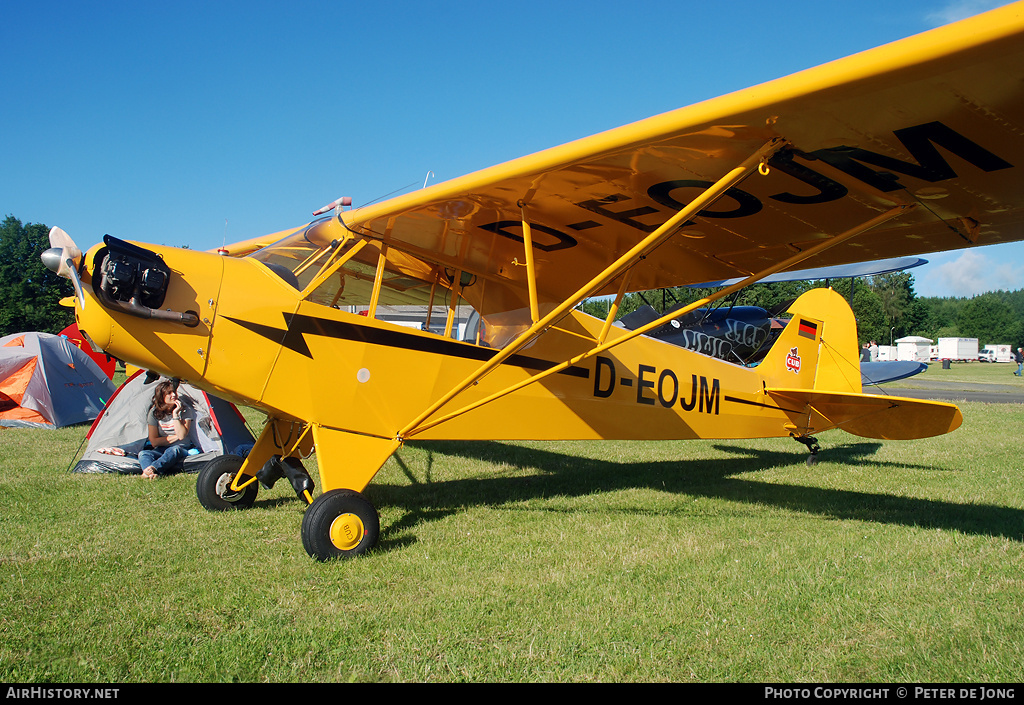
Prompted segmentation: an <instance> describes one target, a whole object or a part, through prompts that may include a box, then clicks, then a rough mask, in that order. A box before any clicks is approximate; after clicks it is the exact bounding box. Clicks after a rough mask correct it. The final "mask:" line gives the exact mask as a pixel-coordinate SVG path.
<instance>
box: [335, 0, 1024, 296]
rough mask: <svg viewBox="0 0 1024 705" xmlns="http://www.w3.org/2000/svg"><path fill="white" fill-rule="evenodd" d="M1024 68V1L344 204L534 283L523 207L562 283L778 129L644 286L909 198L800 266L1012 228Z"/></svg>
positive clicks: (987, 240)
mask: <svg viewBox="0 0 1024 705" xmlns="http://www.w3.org/2000/svg"><path fill="white" fill-rule="evenodd" d="M1022 76H1024V3H1016V4H1013V5H1009V6H1007V7H1004V8H1002V9H998V10H994V11H992V12H989V13H986V14H984V15H979V16H977V17H974V18H970V19H968V20H964V21H962V22H959V23H956V24H953V25H948V26H946V27H942V28H939V29H936V30H933V31H931V32H927V33H924V34H921V35H917V36H915V37H911V38H908V39H904V40H901V41H899V42H896V43H893V44H890V45H886V46H883V47H879V48H877V49H873V50H870V51H867V52H864V53H861V54H857V55H854V56H851V57H848V58H846V59H842V60H839V61H835V62H832V63H830V64H826V65H823V66H820V67H817V68H814V69H810V70H807V71H804V72H801V73H798V74H794V75H792V76H789V77H786V78H782V79H779V80H776V81H772V82H770V83H766V84H763V85H760V86H755V87H753V88H749V89H746V90H743V91H740V92H737V93H733V94H730V95H726V96H723V97H720V98H717V99H714V100H710V101H706V102H704V103H700V104H697V105H693V106H690V107H688V108H683V109H680V110H676V111H673V112H670V113H666V114H664V115H660V116H657V117H652V118H649V119H647V120H643V121H640V122H637V123H634V124H631V125H627V126H624V127H620V128H617V129H614V130H611V131H608V132H605V133H601V134H598V135H594V136H592V137H588V138H585V139H581V140H579V141H576V142H572V143H569V144H566V145H563V146H560V147H556V148H553V149H549V150H546V151H543V152H540V153H537V154H534V155H531V156H527V157H523V158H520V159H517V160H514V161H511V162H508V163H505V164H501V165H498V166H495V167H491V168H489V169H485V170H483V171H479V172H476V173H473V174H470V175H467V176H464V177H460V178H457V179H454V180H451V181H448V182H444V183H441V184H437V185H434V186H431V187H429V188H426V189H423V190H421V191H417V192H415V193H411V194H407V195H404V196H401V197H397V198H393V199H390V200H388V201H385V202H382V203H379V204H374V205H370V206H366V207H363V208H360V209H355V210H351V211H346V212H345V213H343V214H342V217H343V220H344V221H345V225H346V226H347V227H349V228H351V229H352V230H353V231H357V232H362V233H364V234H366V235H368V236H370V237H372V238H375V239H379V240H382V241H384V242H386V243H387V244H388V245H389V246H391V247H394V248H397V249H401V250H403V251H405V252H407V253H409V254H411V255H413V256H415V257H418V258H420V259H422V260H423V261H424V262H426V263H433V264H436V265H440V266H442V267H446V268H451V269H452V270H453V271H454V270H462V271H463V272H464V273H466V274H468V275H474V276H478V277H480V278H481V280H486V281H489V282H492V283H493V284H494V285H495V286H492V291H499V290H500V291H501V292H502V294H501V296H503V297H504V298H505V299H508V298H510V297H511V298H513V299H514V298H515V297H517V296H522V297H524V300H525V296H526V293H525V291H526V277H527V274H526V271H525V270H526V268H525V267H521V266H517V265H520V264H522V263H523V260H524V256H523V253H524V247H523V225H522V223H523V221H524V220H525V221H526V222H528V223H529V226H530V229H531V232H532V237H533V242H534V254H535V266H536V272H537V277H536V278H537V288H538V298H539V300H540V302H541V303H542V304H543V303H544V302H554V301H561V300H562V299H563V298H565V297H567V296H569V295H571V294H572V293H573V292H575V291H576V290H577V289H578V288H579V287H580V286H581V285H582V284H584V283H585V282H587V281H588V280H589V279H590V278H591V277H592V276H593V275H594V274H595V273H596V272H598V271H600V270H601V269H602V268H603V267H605V266H606V265H608V263H609V262H611V261H612V260H613V259H614V258H615V256H617V255H618V254H620V253H622V252H625V251H627V250H628V249H629V248H630V247H632V246H633V245H635V244H636V243H637V242H638V241H640V240H641V239H642V238H643V237H644V236H646V235H647V234H649V233H650V232H651V231H653V230H654V229H655V228H656V227H657V226H659V225H661V224H662V223H664V222H665V221H666V220H667V219H668V218H669V217H670V216H671V215H673V214H674V213H676V212H677V211H678V210H679V209H680V208H681V207H682V206H683V205H684V204H686V203H688V202H689V201H690V200H691V199H693V198H694V196H695V194H696V193H697V192H699V191H700V190H701V189H702V188H704V187H705V186H706V185H708V184H710V183H711V182H713V181H715V180H717V179H719V178H720V177H721V176H722V175H723V174H725V173H726V172H728V171H729V170H730V169H732V168H734V167H736V166H737V165H738V164H739V163H741V162H742V161H743V160H744V159H747V158H748V157H749V156H751V155H752V154H754V153H756V152H757V150H758V149H759V148H760V147H761V146H762V145H764V144H765V143H766V142H768V141H769V140H772V139H776V138H780V137H781V138H782V139H783V140H785V141H786V143H787V146H786V147H785V148H784V149H783V150H782V151H780V152H778V153H776V154H775V155H774V156H773V157H772V158H771V159H770V161H769V162H768V163H767V164H765V165H764V166H765V167H766V168H765V169H762V170H761V171H767V172H768V173H767V175H762V174H759V173H756V172H755V173H754V174H753V175H752V176H751V177H749V178H747V179H746V180H745V181H743V182H742V183H740V184H739V185H737V186H735V187H734V188H732V189H730V190H729V191H728V192H727V194H726V195H725V196H724V197H723V198H722V199H720V200H719V201H717V202H716V203H715V204H714V205H713V206H711V207H710V208H709V209H707V210H705V211H704V212H702V213H701V214H700V216H699V217H697V218H695V219H694V220H693V221H692V222H690V223H687V224H685V225H684V226H683V227H682V228H681V229H680V230H679V232H677V233H676V234H675V235H674V236H673V237H672V238H671V239H670V240H669V241H667V242H665V243H664V244H662V245H661V246H660V247H658V248H657V249H656V250H655V251H653V252H651V253H650V254H648V255H647V256H646V257H645V258H644V259H643V260H642V261H640V262H639V263H638V264H637V265H636V266H635V267H633V269H632V271H631V273H630V276H631V279H630V286H629V288H630V289H631V290H645V289H654V288H660V287H668V286H676V285H683V284H692V283H697V282H702V281H709V280H719V279H728V278H730V277H736V276H741V275H746V274H749V273H751V272H756V271H760V270H762V269H763V268H765V267H766V266H768V265H770V264H775V263H778V262H781V261H783V260H784V259H785V258H786V257H788V256H790V255H792V254H793V253H795V252H799V251H801V250H804V249H806V248H808V247H810V246H812V245H813V244H815V243H818V242H821V241H822V240H824V239H825V238H827V237H828V236H831V235H835V234H837V233H840V232H843V231H845V230H847V229H849V228H853V227H855V226H857V225H859V224H861V223H864V222H866V221H869V220H870V219H871V218H873V217H875V216H877V215H879V214H880V213H883V212H885V211H887V210H889V209H891V208H893V207H894V206H896V205H900V204H903V205H913V206H914V207H913V208H912V210H910V212H908V213H906V214H905V215H903V216H901V217H898V218H896V219H894V220H891V221H889V222H887V223H885V224H884V225H881V226H878V227H875V228H873V229H871V230H870V231H868V232H866V233H864V234H862V235H859V236H857V237H855V238H853V239H851V240H850V241H848V242H846V243H844V244H842V245H839V246H837V247H835V248H833V249H831V250H829V251H827V252H826V253H824V254H822V255H820V256H817V257H815V258H814V259H812V260H809V261H807V262H803V263H801V264H800V265H799V267H800V268H803V267H810V266H815V267H816V266H824V265H834V264H844V263H850V262H859V261H868V260H875V259H882V258H887V257H895V256H901V255H909V254H922V253H926V252H935V251H942V250H949V249H959V248H962V247H967V246H970V245H984V244H992V243H999V242H1007V241H1013V240H1019V239H1021V237H1022V233H1024V230H1022V227H1021V225H1022V222H1024V91H1022V89H1021V86H1022V82H1021V77H1022ZM616 288H617V282H611V283H609V284H608V285H607V286H605V287H604V288H603V290H601V291H598V292H596V293H614V291H615V289H616ZM516 292H519V293H516ZM510 303H511V302H510V301H508V300H506V301H505V302H503V303H502V304H501V306H502V307H508V306H509V304H510Z"/></svg>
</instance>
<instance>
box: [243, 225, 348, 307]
mask: <svg viewBox="0 0 1024 705" xmlns="http://www.w3.org/2000/svg"><path fill="white" fill-rule="evenodd" d="M329 220H330V219H329V218H324V219H321V220H317V221H314V222H312V223H310V224H309V225H307V226H305V227H304V228H300V229H299V230H296V231H295V232H293V233H292V234H290V235H288V236H286V237H284V238H282V239H280V240H278V241H277V242H275V243H273V244H272V245H268V246H266V247H264V248H262V249H259V250H256V251H255V252H253V253H252V254H251V255H249V257H251V258H252V259H254V260H257V261H259V262H262V263H263V264H265V265H267V266H268V267H270V269H271V270H272V271H274V272H275V273H276V274H278V275H279V276H280V277H281V278H282V279H284V280H285V281H286V282H288V283H289V284H291V285H292V286H294V287H295V288H296V289H299V290H300V291H301V290H302V289H305V288H306V286H307V285H308V284H309V283H310V282H311V281H312V280H313V277H314V276H316V274H317V272H319V271H320V269H321V267H322V266H323V265H324V264H326V263H327V260H328V259H330V258H332V257H333V256H335V255H338V254H340V253H339V251H338V248H339V246H340V244H339V243H338V242H337V241H335V240H332V239H331V238H330V235H329V231H328V230H327V228H326V227H324V225H325V224H326V223H327V222H328V221H329ZM348 244H351V240H349V241H348Z"/></svg>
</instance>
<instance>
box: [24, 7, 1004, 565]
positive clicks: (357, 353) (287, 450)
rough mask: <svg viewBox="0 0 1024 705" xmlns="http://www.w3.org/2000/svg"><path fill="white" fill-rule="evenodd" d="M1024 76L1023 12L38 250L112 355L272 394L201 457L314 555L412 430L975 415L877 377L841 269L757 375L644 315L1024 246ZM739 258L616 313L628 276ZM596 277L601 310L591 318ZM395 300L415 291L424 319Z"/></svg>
mask: <svg viewBox="0 0 1024 705" xmlns="http://www.w3.org/2000/svg"><path fill="white" fill-rule="evenodd" d="M1022 76H1024V3H1017V4H1013V5H1009V6H1007V7H1004V8H1002V9H998V10H994V11H992V12H990V13H986V14H984V15H979V16H977V17H974V18H970V19H968V20H964V21H962V22H959V23H957V24H954V25H949V26H946V27H943V28H939V29H936V30H933V31H931V32H927V33H925V34H921V35H918V36H915V37H911V38H908V39H905V40H901V41H899V42H896V43H894V44H890V45H886V46H883V47H880V48H877V49H874V50H871V51H868V52H864V53H861V54H857V55H855V56H851V57H848V58H846V59H842V60H839V61H835V62H832V63H830V64H826V65H824V66H821V67H818V68H814V69H810V70H807V71H804V72H801V73H798V74H795V75H793V76H790V77H787V78H782V79H779V80H776V81H772V82H770V83H767V84H764V85H760V86H756V87H753V88H750V89H747V90H744V91H741V92H738V93H733V94H730V95H726V96H723V97H721V98H717V99H714V100H709V101H706V102H703V103H700V104H697V105H693V106H690V107H687V108H683V109H680V110H676V111H673V112H670V113H666V114H664V115H660V116H657V117H652V118H649V119H646V120H643V121H640V122H637V123H634V124H631V125H627V126H624V127H620V128H617V129H614V130H611V131H608V132H605V133H602V134H598V135H595V136H592V137H588V138H585V139H581V140H578V141H576V142H571V143H569V144H566V145H563V146H560V147H555V148H553V149H549V150H546V151H543V152H539V153H537V154H534V155H531V156H527V157H523V158H520V159H516V160H513V161H511V162H508V163H505V164H501V165H498V166H495V167H491V168H488V169H485V170H483V171H479V172H477V173H474V174H470V175H467V176H463V177H460V178H456V179H453V180H451V181H448V182H444V183H440V184H436V185H433V186H430V187H429V188H424V189H422V190H419V191H417V192H414V193H410V194H406V195H402V196H399V197H396V198H392V199H390V200H388V201H385V202H382V203H377V204H373V205H369V206H365V207H361V208H351V207H350V203H349V202H347V201H345V200H343V199H339V201H336V202H334V203H332V204H329V206H327V207H325V208H324V209H321V211H320V212H318V213H315V214H314V215H315V216H319V217H317V218H316V219H315V220H313V221H312V222H311V223H308V224H306V225H303V226H302V227H299V228H297V229H295V230H293V231H287V232H281V233H276V234H274V235H272V236H267V237H265V238H258V239H256V240H251V241H248V242H245V243H240V244H238V245H234V246H231V247H227V248H222V249H221V250H220V251H218V252H196V251H190V250H182V249H176V248H170V247H158V246H155V245H143V244H138V243H129V242H126V241H123V240H120V239H117V238H113V237H109V236H107V237H105V238H104V241H103V243H102V244H99V245H96V246H94V247H93V248H91V249H90V250H89V251H88V252H86V253H84V254H83V253H82V252H81V251H80V250H79V249H78V248H77V247H76V246H75V245H74V242H73V241H72V240H71V238H70V237H68V236H67V234H66V233H64V232H63V231H61V230H60V229H58V228H55V229H54V230H53V232H52V233H51V245H52V246H53V249H51V250H49V251H48V252H47V253H45V254H44V260H45V261H46V262H47V264H48V266H50V267H51V269H53V270H54V271H57V272H58V273H60V274H62V275H63V276H67V277H68V278H70V279H72V280H73V282H74V283H75V287H76V295H75V301H74V305H75V307H76V318H77V321H78V325H79V328H80V329H81V330H82V331H83V332H84V333H85V334H87V335H88V337H89V339H90V340H91V342H92V343H93V344H94V345H95V346H96V347H97V348H98V349H102V350H104V351H106V352H107V353H109V354H110V355H113V356H116V357H117V358H120V359H123V360H125V361H127V362H130V363H132V364H134V365H137V366H140V367H143V368H145V369H148V370H152V371H155V372H159V373H161V374H163V375H167V376H174V377H179V378H182V379H185V380H188V381H189V382H190V383H192V384H194V385H196V386H197V387H201V388H203V389H205V390H208V391H210V392H211V393H214V394H217V395H219V396H221V397H224V398H226V399H229V400H232V401H234V402H235V403H239V404H245V405H249V406H253V407H256V408H259V409H262V410H263V411H265V412H266V413H267V414H268V419H269V420H268V423H267V425H266V427H265V429H264V430H263V432H262V434H261V435H260V437H259V439H258V440H257V442H256V445H255V447H254V448H253V450H252V452H251V453H250V454H249V456H248V457H247V458H245V459H244V460H243V459H242V458H239V457H235V456H224V457H222V458H219V459H217V460H215V461H213V462H211V463H210V464H209V465H208V466H207V467H206V469H205V470H203V471H202V472H201V473H200V475H199V477H198V480H197V494H198V496H199V499H200V501H201V503H202V504H203V505H204V506H205V507H207V508H209V509H213V510H217V509H231V508H244V507H248V506H251V505H252V503H253V502H254V500H255V498H256V494H257V491H258V484H259V481H263V483H264V484H268V485H269V484H272V483H273V482H274V481H275V480H276V479H278V478H280V477H288V479H289V480H290V481H291V483H292V485H293V487H294V488H295V490H296V492H297V494H298V495H299V496H300V497H301V498H302V499H303V500H304V501H306V502H307V503H308V504H309V506H308V508H307V509H306V512H305V515H304V518H303V522H302V531H301V533H302V542H303V545H304V547H305V548H306V550H307V552H308V553H309V554H310V555H311V556H313V557H314V558H316V559H320V560H326V559H331V558H339V557H341V558H344V557H350V556H354V555H359V554H362V553H364V552H366V551H367V550H369V549H370V548H372V547H373V546H374V544H375V543H376V541H377V538H378V534H379V529H380V521H379V518H378V514H377V511H376V509H375V508H374V507H373V505H372V504H371V503H370V502H368V501H367V500H366V498H365V497H364V496H363V495H362V494H361V493H362V492H363V490H364V489H365V487H366V486H367V485H368V484H369V483H370V482H371V480H372V479H373V477H374V475H375V474H376V473H377V471H378V470H379V469H380V467H381V466H382V465H383V464H384V462H385V461H386V460H387V459H388V458H389V457H390V456H391V454H392V453H394V452H395V450H396V449H398V448H399V447H401V445H402V444H403V443H404V442H406V441H407V440H409V439H424V440H426V439H497V440H506V439H508V440H511V439H541V440H543V439H687V438H714V439H733V438H761V437H787V436H790V437H793V438H795V439H796V440H798V441H800V442H801V443H804V444H805V445H806V446H807V447H808V448H809V449H810V451H811V454H812V456H813V454H814V453H815V452H817V449H818V444H817V441H816V440H815V436H816V435H817V434H819V433H821V432H823V431H826V430H830V429H837V428H838V429H843V430H845V431H847V432H849V433H852V434H856V435H859V436H864V437H868V438H880V439H913V438H923V437H927V436H933V435H938V434H942V433H947V432H949V431H952V430H954V429H956V428H957V427H958V426H959V425H960V423H961V421H962V417H961V415H960V412H959V410H958V409H957V407H956V406H954V405H951V404H944V403H936V402H926V401H919V400H913V399H903V398H899V397H890V396H884V395H871V394H863V393H861V377H860V370H859V363H858V348H857V334H856V322H855V321H854V318H853V315H852V313H851V311H850V309H849V307H848V306H847V305H846V303H845V302H844V301H843V299H842V298H841V297H840V296H838V295H837V294H835V293H834V292H832V291H830V290H828V289H818V290H813V291H810V292H808V293H806V294H804V295H803V296H802V297H800V298H799V299H798V300H797V301H796V302H795V303H794V304H793V306H792V307H791V309H790V313H791V314H792V319H791V321H790V322H789V324H788V326H787V327H786V329H785V330H784V331H783V333H782V335H781V337H780V338H779V340H778V341H777V343H776V344H775V345H774V347H773V348H772V349H771V350H770V351H769V353H768V354H767V356H766V357H765V359H764V360H763V361H762V362H761V363H760V364H759V365H758V366H757V367H754V368H748V367H743V366H739V365H736V364H732V363H730V362H725V361H722V360H718V359H714V358H712V357H709V356H704V355H700V354H698V353H695V352H692V351H688V350H685V349H682V348H679V347H676V346H672V345H669V344H666V343H663V342H661V341H658V340H656V339H654V338H652V337H650V336H647V335H645V334H646V333H648V332H650V331H652V330H654V329H656V328H657V327H659V326H662V325H664V324H665V323H666V322H669V321H671V320H672V319H674V318H678V317H681V316H683V315H685V314H686V313H687V312H689V311H690V310H692V309H695V308H698V307H702V306H706V305H707V304H709V303H710V302H712V301H713V300H716V299H718V298H721V297H723V296H728V295H730V294H732V293H733V292H734V291H736V290H737V289H738V288H740V287H742V286H746V285H748V284H751V283H754V282H756V281H758V280H760V279H762V278H764V277H766V276H769V275H771V274H774V273H776V272H781V271H788V270H794V269H800V268H802V267H807V266H816V267H817V266H825V265H836V264H845V263H850V262H860V261H871V260H877V259H882V258H888V257H897V256H903V255H909V254H920V253H925V252H935V251H941V250H950V249H959V248H963V247H967V246H971V245H986V244H992V243H998V242H1008V241H1014V240H1020V239H1021V238H1022V236H1024V232H1022V229H1021V225H1022V221H1024V179H1022V167H1021V166H1020V165H1022V164H1024V90H1022V85H1024V84H1022V82H1021V77H1022ZM142 234H143V235H144V233H142ZM734 277H743V280H742V281H740V282H739V283H736V284H733V285H732V286H729V287H726V288H724V289H722V290H721V291H720V292H719V293H718V294H716V295H715V296H713V297H709V298H706V299H702V300H701V301H698V302H695V303H694V304H693V305H692V306H688V307H685V308H681V309H678V310H675V311H673V312H671V313H670V314H667V315H665V316H663V317H661V318H659V319H658V320H655V321H653V322H652V323H650V324H649V325H645V326H643V327H641V328H638V329H636V330H632V331H627V330H625V329H623V328H621V327H616V326H615V325H613V322H614V319H615V315H616V312H617V308H618V304H619V302H620V301H621V299H622V297H623V296H624V294H625V293H627V292H629V291H645V290H651V289H658V288H664V287H671V286H679V285H685V284H693V283H697V282H704V281H712V280H714V281H717V280H723V279H729V278H734ZM600 295H610V296H612V297H614V300H613V304H612V306H611V312H610V313H609V315H608V318H607V319H605V320H599V319H596V318H592V317H590V316H587V315H585V314H583V313H581V312H580V311H578V310H576V306H577V305H578V304H579V303H580V302H581V301H583V300H584V299H586V298H588V297H592V296H600ZM385 306H416V307H420V310H422V311H424V312H425V314H424V315H425V316H426V319H427V320H426V321H425V324H426V325H425V326H424V328H425V330H415V329H410V328H407V327H402V326H399V325H396V324H394V323H389V322H387V321H385V320H382V319H381V318H380V316H379V313H380V312H381V311H382V310H383V307H385ZM470 309H471V310H472V313H473V315H472V316H471V320H472V325H470V326H469V328H468V330H467V333H466V334H465V335H463V336H461V338H460V336H459V335H458V331H459V330H460V326H459V325H457V318H458V317H459V316H460V315H462V313H463V312H465V311H467V310H470ZM434 331H436V332H434ZM313 452H315V453H316V457H317V463H318V466H319V484H320V490H321V494H319V495H318V496H316V497H315V498H314V495H313V492H314V482H313V480H312V478H311V477H310V476H309V475H308V474H307V473H306V472H305V470H304V469H303V466H302V463H301V459H302V458H305V457H308V456H309V455H310V454H311V453H313Z"/></svg>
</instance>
